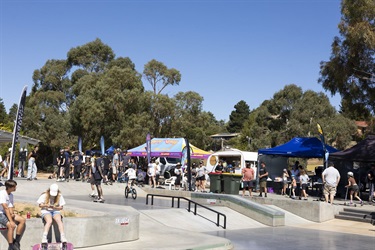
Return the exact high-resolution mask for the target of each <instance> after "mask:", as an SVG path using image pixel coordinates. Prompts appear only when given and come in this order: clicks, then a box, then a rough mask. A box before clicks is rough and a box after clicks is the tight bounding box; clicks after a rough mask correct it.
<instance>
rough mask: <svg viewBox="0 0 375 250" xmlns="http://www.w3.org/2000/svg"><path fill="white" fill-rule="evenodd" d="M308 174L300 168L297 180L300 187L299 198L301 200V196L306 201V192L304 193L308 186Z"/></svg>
mask: <svg viewBox="0 0 375 250" xmlns="http://www.w3.org/2000/svg"><path fill="white" fill-rule="evenodd" d="M309 180H310V179H309V176H308V175H307V174H306V171H305V170H301V172H300V176H299V182H300V185H301V186H300V189H301V192H300V196H299V199H300V200H301V197H303V199H304V200H306V201H307V193H306V190H307V187H308V183H309Z"/></svg>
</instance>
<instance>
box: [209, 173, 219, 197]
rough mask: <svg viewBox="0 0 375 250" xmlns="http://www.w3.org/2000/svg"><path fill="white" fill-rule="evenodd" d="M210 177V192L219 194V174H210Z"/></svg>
mask: <svg viewBox="0 0 375 250" xmlns="http://www.w3.org/2000/svg"><path fill="white" fill-rule="evenodd" d="M208 176H209V177H210V192H212V193H221V173H215V172H211V173H209V174H208Z"/></svg>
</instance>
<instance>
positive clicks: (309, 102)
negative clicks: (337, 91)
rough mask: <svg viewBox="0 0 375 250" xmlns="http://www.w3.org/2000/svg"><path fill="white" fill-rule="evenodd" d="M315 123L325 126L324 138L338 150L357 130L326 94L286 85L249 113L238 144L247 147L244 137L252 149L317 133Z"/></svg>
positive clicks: (273, 145) (275, 144) (343, 146)
mask: <svg viewBox="0 0 375 250" xmlns="http://www.w3.org/2000/svg"><path fill="white" fill-rule="evenodd" d="M317 123H320V124H321V125H322V126H323V127H324V131H325V136H326V141H327V142H328V143H329V144H331V145H334V146H335V147H337V148H340V149H343V148H345V147H346V146H347V145H349V143H350V141H351V139H352V136H353V135H354V134H355V133H356V126H355V124H354V122H353V121H351V120H349V119H347V118H345V117H344V116H342V115H341V114H338V113H337V112H336V110H335V108H334V107H332V105H330V103H329V99H328V97H327V96H326V95H324V94H323V93H321V92H318V93H317V92H314V91H311V90H307V91H306V92H303V91H302V90H301V88H299V87H297V86H296V85H293V84H291V85H287V86H285V87H284V89H283V90H281V91H279V92H277V93H275V94H274V96H273V98H272V99H271V100H268V101H265V102H263V104H262V105H261V106H260V107H259V108H257V109H256V110H254V111H252V112H251V114H250V116H249V118H248V120H247V121H246V122H245V124H244V128H243V130H242V135H243V136H242V138H240V139H239V141H238V142H237V143H238V144H239V145H237V146H238V147H239V148H246V147H245V145H246V143H247V140H246V137H245V136H249V137H250V138H251V139H252V140H251V148H252V150H257V149H259V148H266V147H275V146H277V145H280V144H283V143H285V142H287V141H289V140H290V139H292V138H293V137H297V136H298V137H311V136H318V132H317V129H316V124H317Z"/></svg>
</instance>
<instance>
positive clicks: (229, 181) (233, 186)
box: [222, 173, 242, 194]
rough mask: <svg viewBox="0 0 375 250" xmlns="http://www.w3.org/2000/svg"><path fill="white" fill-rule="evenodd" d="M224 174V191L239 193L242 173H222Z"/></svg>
mask: <svg viewBox="0 0 375 250" xmlns="http://www.w3.org/2000/svg"><path fill="white" fill-rule="evenodd" d="M222 176H223V182H224V193H226V194H238V193H239V191H240V186H241V178H242V175H240V174H231V173H224V174H222Z"/></svg>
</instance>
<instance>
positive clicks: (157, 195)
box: [146, 194, 227, 229]
mask: <svg viewBox="0 0 375 250" xmlns="http://www.w3.org/2000/svg"><path fill="white" fill-rule="evenodd" d="M149 196H151V205H154V196H156V197H165V198H172V207H174V199H177V208H180V200H181V199H183V200H186V201H187V202H188V208H187V210H188V212H190V210H191V209H190V207H191V206H190V205H191V203H193V204H194V215H197V206H200V207H203V208H205V209H207V210H209V211H211V212H214V213H216V214H217V222H216V226H218V227H219V226H220V216H222V217H223V218H224V225H223V226H222V227H223V228H224V229H226V227H227V216H226V215H225V214H223V213H220V212H218V211H216V210H214V209H212V208H210V207H207V206H205V205H202V204H199V203H197V202H195V201H192V200H190V199H188V198H186V197H183V196H174V195H164V194H147V195H146V205H148V197H149ZM201 216H202V215H201Z"/></svg>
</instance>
